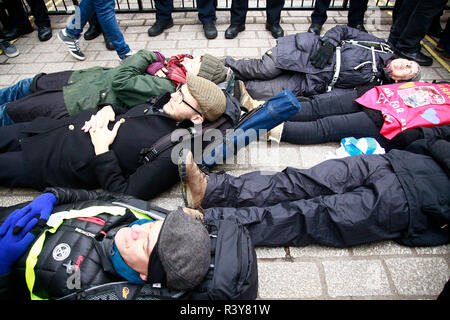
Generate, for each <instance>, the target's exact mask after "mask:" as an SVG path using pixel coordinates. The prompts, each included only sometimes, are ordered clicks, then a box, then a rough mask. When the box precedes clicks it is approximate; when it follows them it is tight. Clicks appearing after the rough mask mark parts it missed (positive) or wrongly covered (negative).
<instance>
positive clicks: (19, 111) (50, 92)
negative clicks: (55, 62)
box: [6, 71, 73, 123]
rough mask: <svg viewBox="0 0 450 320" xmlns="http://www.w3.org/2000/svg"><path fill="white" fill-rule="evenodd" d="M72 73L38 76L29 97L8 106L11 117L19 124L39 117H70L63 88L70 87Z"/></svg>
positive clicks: (12, 102)
mask: <svg viewBox="0 0 450 320" xmlns="http://www.w3.org/2000/svg"><path fill="white" fill-rule="evenodd" d="M72 73H73V71H61V72H54V73H49V74H43V73H42V74H38V75H36V76H35V77H34V80H33V82H32V83H31V86H30V90H29V91H28V95H27V96H26V97H23V98H21V99H18V100H15V101H11V102H9V103H8V104H7V105H6V112H7V113H8V115H9V117H10V118H11V119H12V120H13V121H14V122H15V123H18V122H29V121H32V120H34V119H36V118H37V117H49V118H54V119H60V118H62V117H67V116H69V112H68V111H67V107H66V104H65V102H64V90H63V88H64V86H67V85H68V81H69V79H70V77H71V75H72Z"/></svg>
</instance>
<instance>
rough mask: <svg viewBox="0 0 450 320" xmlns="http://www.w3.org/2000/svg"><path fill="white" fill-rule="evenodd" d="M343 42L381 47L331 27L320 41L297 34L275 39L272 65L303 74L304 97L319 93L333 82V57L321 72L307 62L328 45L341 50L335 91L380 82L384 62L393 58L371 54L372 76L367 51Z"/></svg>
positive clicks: (342, 28) (365, 36)
mask: <svg viewBox="0 0 450 320" xmlns="http://www.w3.org/2000/svg"><path fill="white" fill-rule="evenodd" d="M347 40H358V41H373V42H379V43H385V41H384V40H383V39H380V38H377V37H375V36H373V35H370V34H368V33H367V32H362V31H359V30H357V29H354V28H350V27H348V26H345V25H338V26H335V27H333V28H332V29H330V30H328V31H327V32H326V33H325V34H324V35H323V37H322V38H320V37H319V36H317V35H315V34H312V33H309V32H306V33H297V34H294V35H289V36H286V37H282V38H279V39H278V43H277V58H276V63H275V65H276V67H277V68H280V69H283V70H288V71H295V72H301V73H304V74H305V76H306V82H307V91H305V92H304V95H305V96H310V95H314V94H318V93H323V92H325V91H326V88H327V86H328V85H329V84H330V82H331V80H332V78H333V73H334V68H335V64H336V53H335V54H334V57H333V60H332V62H331V64H329V65H326V66H325V67H324V68H323V69H318V68H316V67H314V66H313V65H312V64H311V62H310V60H311V59H310V58H311V55H313V54H314V53H315V52H316V51H317V50H318V49H319V48H320V46H321V45H322V43H323V42H325V41H328V42H331V43H332V44H333V45H335V46H338V45H340V46H341V68H340V74H339V79H338V80H337V82H336V85H335V87H336V88H354V87H356V86H358V85H362V84H365V83H368V82H370V81H371V79H372V78H373V76H376V77H378V78H383V77H384V72H383V66H384V65H385V63H386V61H387V60H389V59H390V58H391V57H393V54H392V53H382V52H377V51H375V52H374V54H375V60H376V69H377V72H376V73H375V74H374V72H373V71H372V61H373V57H372V52H371V50H368V49H366V48H363V47H360V46H357V45H354V44H350V43H343V41H347ZM363 63H364V64H363ZM362 64H363V65H362ZM358 66H359V67H358ZM355 68H356V70H355Z"/></svg>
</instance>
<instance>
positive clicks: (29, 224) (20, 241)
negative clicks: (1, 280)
mask: <svg viewBox="0 0 450 320" xmlns="http://www.w3.org/2000/svg"><path fill="white" fill-rule="evenodd" d="M21 210H22V209H18V210H16V211H14V212H13V213H12V214H10V215H9V217H8V219H6V221H5V222H4V223H3V224H2V225H1V226H0V276H2V275H4V274H6V273H8V272H9V271H10V270H11V266H12V265H13V263H14V262H16V260H17V259H19V258H20V257H21V256H22V255H23V254H24V253H25V251H26V250H27V248H28V246H29V245H30V244H31V243H32V242H33V240H34V239H35V237H36V236H35V235H33V234H31V233H30V232H29V231H30V230H31V229H33V227H34V226H36V224H37V223H38V221H39V220H38V219H37V218H36V217H34V216H31V215H26V216H24V215H23V214H22V212H21ZM19 222H20V223H21V225H22V226H23V227H22V230H21V232H19V233H17V234H15V233H14V231H13V230H14V227H15V226H16V225H17V224H18V223H19Z"/></svg>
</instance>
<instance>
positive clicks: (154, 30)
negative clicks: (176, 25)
mask: <svg viewBox="0 0 450 320" xmlns="http://www.w3.org/2000/svg"><path fill="white" fill-rule="evenodd" d="M171 27H173V20H172V19H171V20H167V21H159V20H156V22H155V24H154V25H153V26H152V27H151V28H149V29H148V31H147V32H148V35H149V36H150V37H156V36H158V35H160V34H161V33H163V31H164V30H166V29H169V28H171Z"/></svg>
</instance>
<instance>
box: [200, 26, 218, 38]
mask: <svg viewBox="0 0 450 320" xmlns="http://www.w3.org/2000/svg"><path fill="white" fill-rule="evenodd" d="M203 31H204V32H205V37H206V38H208V39H215V38H217V29H216V26H215V25H214V23H205V24H203Z"/></svg>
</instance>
